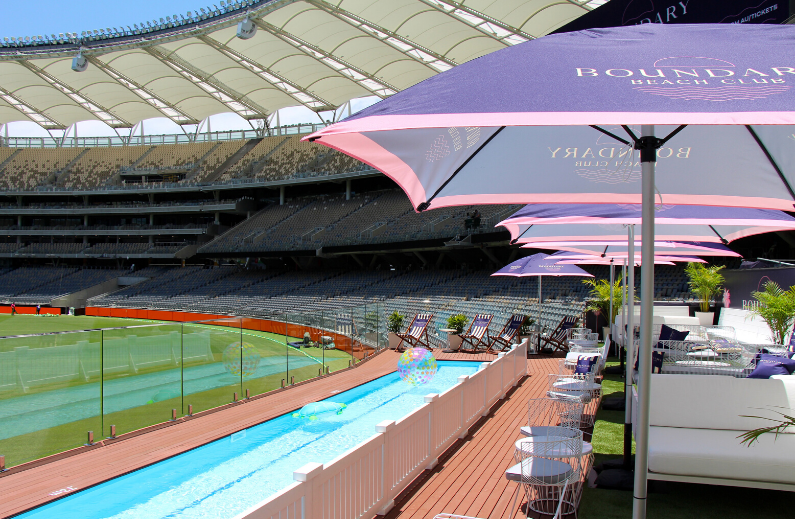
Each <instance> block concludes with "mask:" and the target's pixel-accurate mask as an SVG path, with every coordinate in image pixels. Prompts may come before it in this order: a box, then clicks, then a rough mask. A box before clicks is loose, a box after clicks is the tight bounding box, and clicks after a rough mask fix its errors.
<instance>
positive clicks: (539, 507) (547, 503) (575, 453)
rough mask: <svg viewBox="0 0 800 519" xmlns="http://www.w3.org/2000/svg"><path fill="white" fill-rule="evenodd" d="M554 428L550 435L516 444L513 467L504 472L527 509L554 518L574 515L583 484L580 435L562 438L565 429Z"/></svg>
mask: <svg viewBox="0 0 800 519" xmlns="http://www.w3.org/2000/svg"><path fill="white" fill-rule="evenodd" d="M557 429H561V430H560V431H554V434H553V435H548V436H536V437H531V438H523V439H521V440H519V441H517V442H516V444H515V449H514V461H515V462H516V464H515V465H514V466H513V467H511V468H510V469H509V470H507V471H506V478H508V479H509V480H515V479H516V480H518V481H519V483H520V484H521V486H522V488H523V489H524V490H525V497H526V498H527V505H526V506H527V509H528V510H530V511H533V512H536V513H539V514H546V515H549V516H553V517H554V518H559V517H561V516H562V514H566V515H570V514H575V513H576V512H577V509H578V504H579V499H580V487H581V486H582V481H583V463H582V458H583V450H584V442H583V440H582V438H581V433H580V431H577V430H573V431H572V434H571V435H568V436H564V435H563V434H564V432H566V430H567V429H566V428H557ZM556 434H558V435H556ZM512 513H513V508H512Z"/></svg>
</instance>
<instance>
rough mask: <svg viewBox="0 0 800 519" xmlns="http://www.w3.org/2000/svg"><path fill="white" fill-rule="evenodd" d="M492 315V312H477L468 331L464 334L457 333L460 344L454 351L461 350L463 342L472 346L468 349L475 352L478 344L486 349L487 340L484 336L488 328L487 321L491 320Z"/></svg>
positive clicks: (487, 345)
mask: <svg viewBox="0 0 800 519" xmlns="http://www.w3.org/2000/svg"><path fill="white" fill-rule="evenodd" d="M493 317H494V316H493V315H492V314H477V315H476V316H475V318H474V319H473V320H472V324H471V325H470V326H469V331H467V333H466V334H464V335H459V337H461V344H459V345H458V348H456V350H455V351H461V349H462V348H463V347H464V343H465V342H466V343H467V344H469V345H470V346H472V349H471V350H470V351H473V352H477V351H479V350H478V348H479V347H480V346H484V349H486V350H488V349H489V340H488V337H486V331H487V330H488V329H489V323H490V322H492V318H493Z"/></svg>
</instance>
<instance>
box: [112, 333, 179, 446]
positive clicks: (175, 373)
mask: <svg viewBox="0 0 800 519" xmlns="http://www.w3.org/2000/svg"><path fill="white" fill-rule="evenodd" d="M102 338H103V342H102V370H103V424H104V429H105V431H104V436H110V435H111V431H110V427H111V426H112V425H113V426H115V429H116V434H118V435H119V434H124V433H126V432H130V431H135V430H136V429H141V428H143V427H147V426H149V425H153V424H157V423H161V422H166V421H167V420H170V419H171V418H172V410H173V409H176V413H179V412H180V409H181V369H182V364H183V361H182V353H181V351H182V350H181V349H182V340H181V324H178V323H176V324H159V325H147V326H135V327H129V328H115V329H110V330H103V331H102ZM98 368H99V366H98ZM178 416H180V415H179V414H178Z"/></svg>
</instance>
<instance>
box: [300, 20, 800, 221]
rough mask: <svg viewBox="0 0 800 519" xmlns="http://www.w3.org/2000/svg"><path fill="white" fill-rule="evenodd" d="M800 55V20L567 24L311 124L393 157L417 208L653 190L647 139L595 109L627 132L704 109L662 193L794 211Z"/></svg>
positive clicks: (326, 136)
mask: <svg viewBox="0 0 800 519" xmlns="http://www.w3.org/2000/svg"><path fill="white" fill-rule="evenodd" d="M793 63H794V28H793V27H791V26H769V25H759V26H746V25H710V24H709V25H677V24H676V25H660V24H645V25H639V26H633V27H615V28H607V29H593V30H586V31H580V32H577V33H565V34H557V35H551V36H547V37H544V38H540V39H538V40H535V41H531V42H528V43H524V44H520V45H517V46H515V47H512V48H508V49H503V50H501V51H497V52H494V53H492V54H489V55H487V56H484V57H481V58H478V59H475V60H472V61H470V62H468V63H465V64H463V65H460V66H458V67H455V68H453V69H451V70H449V71H447V72H444V73H442V74H439V75H438V76H436V77H433V78H431V79H428V80H426V81H423V82H421V83H419V84H417V85H415V86H414V87H412V88H409V89H406V90H405V91H403V92H399V93H398V94H396V95H394V96H393V97H391V98H390V99H387V100H385V101H383V102H381V103H377V104H375V105H373V106H371V107H369V108H366V109H364V110H362V111H361V112H359V113H358V114H356V115H354V116H352V117H350V118H349V119H347V120H345V121H343V122H341V123H338V124H334V125H332V126H329V127H327V128H325V129H323V130H321V131H319V132H317V133H315V134H313V135H311V136H310V137H309V138H310V139H311V140H314V141H316V142H319V143H321V144H325V145H328V146H330V147H333V148H336V149H339V150H341V151H343V152H345V153H347V154H349V155H352V156H354V157H356V158H358V159H359V160H362V161H364V162H367V163H368V164H371V165H372V166H374V167H376V168H377V169H379V170H380V171H383V172H384V173H385V174H387V175H388V176H390V177H391V178H393V179H394V180H395V181H396V182H397V183H398V184H399V185H400V186H401V187H402V188H403V189H404V190H405V191H406V193H407V195H408V196H409V198H410V199H411V202H412V203H413V205H414V207H416V208H417V209H418V210H424V209H427V208H436V207H446V206H453V205H468V204H502V203H509V204H511V203H515V204H516V203H554V202H555V203H576V202H577V203H622V204H628V203H633V204H640V203H641V201H642V199H641V192H640V189H639V180H640V179H641V163H640V161H637V160H636V157H634V153H633V149H632V148H631V147H630V146H629V145H626V144H624V143H621V142H619V141H617V140H616V139H615V138H613V137H610V136H609V135H607V134H605V133H601V132H599V131H598V130H597V129H595V128H593V127H591V126H590V125H600V126H601V129H604V130H607V131H609V132H611V133H615V132H616V133H621V134H622V135H623V136H624V135H625V133H624V132H622V131H621V130H619V129H618V128H615V127H618V125H631V124H658V125H665V126H667V127H666V128H661V129H660V131H659V133H660V134H662V135H666V134H668V133H670V131H671V130H672V129H673V128H674V125H683V124H690V125H693V126H689V127H687V128H685V129H683V131H681V132H680V133H678V134H677V135H675V136H674V137H672V139H671V140H669V141H668V142H667V143H666V144H664V145H663V146H662V147H661V148H660V149H659V150H658V152H657V155H658V157H657V158H658V159H659V162H658V170H659V171H658V178H657V180H656V187H657V191H658V193H659V197H658V201H659V202H660V203H663V204H689V205H713V206H729V207H761V208H767V209H780V210H790V211H793V210H794V174H793V171H794V140H793V138H792V135H793V132H794V128H793V126H792V125H793V124H794V76H793V74H792V73H791V71H792V70H793ZM567 92H568V93H569V94H566V93H567ZM709 125H714V126H709ZM771 125H778V126H771ZM389 130H391V131H389ZM625 139H627V140H628V141H630V139H628V137H627V136H626V137H625ZM487 172H502V174H493V175H491V177H487V175H486V173H487Z"/></svg>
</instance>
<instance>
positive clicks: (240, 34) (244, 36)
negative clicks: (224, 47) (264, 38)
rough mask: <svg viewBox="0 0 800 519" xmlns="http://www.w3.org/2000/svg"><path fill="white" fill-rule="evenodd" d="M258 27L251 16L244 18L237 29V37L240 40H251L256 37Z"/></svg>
mask: <svg viewBox="0 0 800 519" xmlns="http://www.w3.org/2000/svg"><path fill="white" fill-rule="evenodd" d="M256 31H258V27H257V26H256V24H254V23H253V21H252V20H250V17H249V15H248V16H245V17H244V20H242V21H241V22H239V27H238V28H237V29H236V37H237V38H239V39H240V40H249V39H250V38H252V37H253V36H255V35H256Z"/></svg>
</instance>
